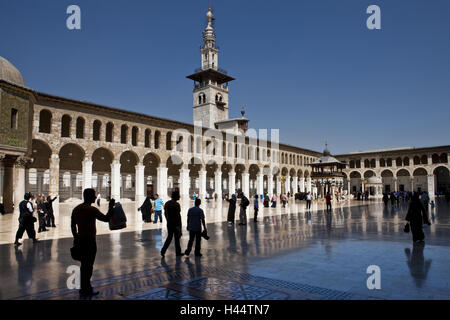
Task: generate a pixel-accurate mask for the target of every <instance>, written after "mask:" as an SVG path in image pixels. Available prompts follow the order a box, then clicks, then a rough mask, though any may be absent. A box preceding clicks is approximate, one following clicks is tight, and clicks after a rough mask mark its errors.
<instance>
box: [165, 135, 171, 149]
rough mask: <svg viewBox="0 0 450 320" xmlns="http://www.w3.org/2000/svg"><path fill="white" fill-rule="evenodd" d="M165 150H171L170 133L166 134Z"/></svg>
mask: <svg viewBox="0 0 450 320" xmlns="http://www.w3.org/2000/svg"><path fill="white" fill-rule="evenodd" d="M166 150H172V132H171V131H169V132H167V133H166Z"/></svg>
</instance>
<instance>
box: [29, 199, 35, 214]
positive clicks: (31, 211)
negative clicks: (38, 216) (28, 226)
mask: <svg viewBox="0 0 450 320" xmlns="http://www.w3.org/2000/svg"><path fill="white" fill-rule="evenodd" d="M27 209H28V211H30V213H33V212H34V208H33V204H32V203H31V202H30V201H28V203H27Z"/></svg>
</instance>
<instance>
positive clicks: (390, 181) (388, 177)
mask: <svg viewBox="0 0 450 320" xmlns="http://www.w3.org/2000/svg"><path fill="white" fill-rule="evenodd" d="M381 181H382V183H383V190H384V192H385V193H391V192H393V191H395V183H394V174H393V173H392V171H391V170H383V171H382V172H381Z"/></svg>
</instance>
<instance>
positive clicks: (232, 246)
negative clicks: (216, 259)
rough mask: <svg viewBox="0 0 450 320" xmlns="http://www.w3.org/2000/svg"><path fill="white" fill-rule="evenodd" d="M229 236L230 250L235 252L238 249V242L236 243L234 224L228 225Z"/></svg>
mask: <svg viewBox="0 0 450 320" xmlns="http://www.w3.org/2000/svg"><path fill="white" fill-rule="evenodd" d="M227 236H228V242H229V243H230V246H229V247H228V250H229V251H230V252H233V253H235V252H236V251H237V244H236V231H235V229H234V226H231V227H228V229H227Z"/></svg>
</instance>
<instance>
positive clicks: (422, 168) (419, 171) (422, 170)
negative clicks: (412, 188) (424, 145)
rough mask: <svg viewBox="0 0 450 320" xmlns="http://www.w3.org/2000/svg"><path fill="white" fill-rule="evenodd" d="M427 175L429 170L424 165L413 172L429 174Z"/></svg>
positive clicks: (418, 174) (414, 174) (420, 174)
mask: <svg viewBox="0 0 450 320" xmlns="http://www.w3.org/2000/svg"><path fill="white" fill-rule="evenodd" d="M427 175H428V170H427V169H425V168H424V167H418V168H416V169H415V170H414V172H413V176H427Z"/></svg>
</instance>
